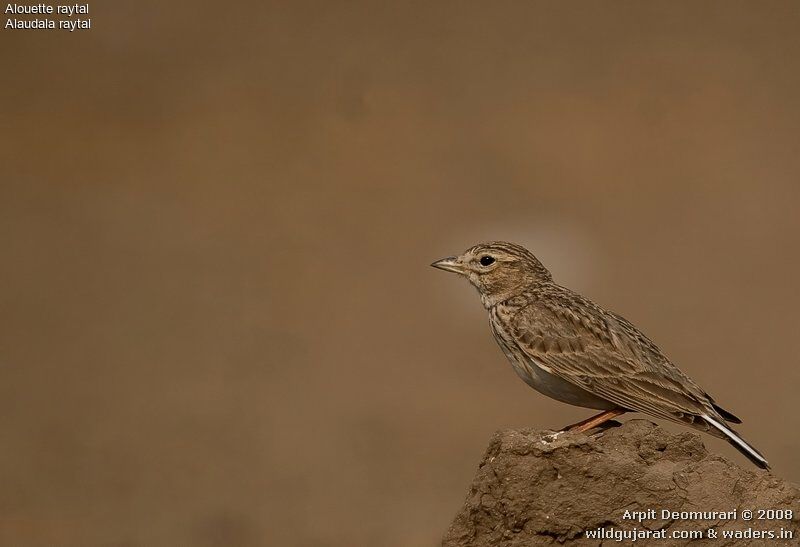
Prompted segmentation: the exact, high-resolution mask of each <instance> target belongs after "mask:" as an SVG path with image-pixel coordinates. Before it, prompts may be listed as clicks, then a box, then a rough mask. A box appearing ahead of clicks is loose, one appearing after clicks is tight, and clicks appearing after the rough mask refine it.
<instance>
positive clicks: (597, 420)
mask: <svg viewBox="0 0 800 547" xmlns="http://www.w3.org/2000/svg"><path fill="white" fill-rule="evenodd" d="M625 412H627V411H626V410H622V409H618V408H616V409H614V410H606V411H603V412H601V413H600V414H597V415H596V416H592V417H591V418H587V419H585V420H583V421H580V422H578V423H576V424H572V425H568V426H567V427H565V428H564V429H562V430H561V431H578V432H580V433H582V432H584V431H589V430H590V429H592V428H594V427H597V426H598V425H600V424H603V423H605V422H607V421H608V420H611V419H613V418H616V417H617V416H620V415H621V414H625Z"/></svg>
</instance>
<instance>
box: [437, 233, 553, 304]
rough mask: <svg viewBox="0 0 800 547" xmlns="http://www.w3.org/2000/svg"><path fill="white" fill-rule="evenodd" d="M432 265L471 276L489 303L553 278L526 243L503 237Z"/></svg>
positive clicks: (468, 277)
mask: <svg viewBox="0 0 800 547" xmlns="http://www.w3.org/2000/svg"><path fill="white" fill-rule="evenodd" d="M431 266H433V267H434V268H439V269H440V270H445V271H447V272H454V273H457V274H460V275H463V276H464V277H466V278H467V279H469V281H470V283H472V284H473V285H475V288H477V289H478V292H479V293H480V295H481V299H482V300H483V302H484V304H485V305H486V306H487V307H490V306H492V305H494V304H496V303H497V302H501V301H503V300H505V299H507V298H510V297H512V296H515V295H517V294H520V293H521V292H522V291H524V290H525V289H526V288H528V287H530V286H532V285H536V284H538V283H545V282H549V281H552V279H553V278H552V276H551V275H550V272H549V271H548V270H547V268H545V267H544V266H542V263H541V262H539V260H538V259H537V258H536V257H535V256H533V254H532V253H531V252H530V251H529V250H527V249H526V248H525V247H521V246H519V245H515V244H513V243H505V242H502V241H494V242H492V243H481V244H479V245H475V246H474V247H471V248H469V249H467V250H466V251H465V252H464V253H463V254H461V255H459V256H450V257H447V258H443V259H441V260H437V261H436V262H434V263H433V264H431Z"/></svg>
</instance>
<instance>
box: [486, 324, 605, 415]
mask: <svg viewBox="0 0 800 547" xmlns="http://www.w3.org/2000/svg"><path fill="white" fill-rule="evenodd" d="M492 331H493V332H494V335H495V340H497V343H498V345H499V346H500V349H502V350H503V353H504V354H505V355H506V357H507V358H508V360H509V361H510V362H511V366H512V367H513V368H514V372H516V373H517V376H519V377H520V378H522V380H523V381H524V382H525V383H526V384H528V385H529V386H531V387H532V388H533V389H535V390H536V391H538V392H539V393H541V394H543V395H547V396H548V397H550V398H552V399H555V400H557V401H561V402H562V403H567V404H570V405H575V406H580V407H583V408H594V409H597V410H612V409H614V408H619V406H618V405H616V404H614V403H612V402H610V401H606V400H605V399H603V398H601V397H598V396H597V395H594V394H593V393H590V392H588V391H586V390H585V389H583V388H582V387H578V386H576V385H575V384H573V383H570V382H568V381H566V380H564V379H563V378H561V377H559V376H556V375H555V374H551V373H550V372H547V371H546V370H544V369H543V368H542V367H540V366H538V365H537V364H536V363H534V362H532V361H531V360H528V359H526V360H524V361H521V360H520V359H518V358H517V356H516V355H515V354H514V353H513V352H511V351H510V350H509V348H508V346H506V342H505V341H504V340H503V339H502V337H501V336H499V335H498V333H497V332H496V331H494V328H492Z"/></svg>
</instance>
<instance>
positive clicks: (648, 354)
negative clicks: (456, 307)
mask: <svg viewBox="0 0 800 547" xmlns="http://www.w3.org/2000/svg"><path fill="white" fill-rule="evenodd" d="M482 261H483V263H482ZM433 266H435V267H437V268H440V269H444V270H447V271H452V272H456V273H459V274H461V275H464V276H465V277H467V278H468V279H469V280H470V282H471V283H472V284H473V285H474V286H475V287H476V288H477V289H478V292H479V294H480V296H481V301H482V302H483V304H484V306H485V307H486V309H487V311H488V312H489V317H490V324H491V327H492V333H493V334H494V337H495V339H496V340H497V343H498V344H499V345H500V348H501V349H502V350H503V353H505V355H506V357H507V358H508V359H509V361H510V362H511V364H512V366H513V367H514V370H515V372H516V373H517V375H519V377H520V378H522V379H523V380H524V381H525V382H526V383H528V384H529V385H530V386H532V387H533V388H535V389H536V390H538V391H540V392H541V393H543V394H545V395H547V396H549V397H552V398H554V399H557V400H560V401H563V402H566V403H569V404H573V405H576V406H581V407H586V408H594V409H599V410H609V411H636V412H642V413H644V414H649V415H651V416H654V417H657V418H663V419H666V420H670V421H674V422H678V423H682V424H686V425H689V426H691V427H693V428H696V429H699V430H702V431H705V432H707V433H710V434H712V435H715V436H717V437H721V438H723V439H726V440H727V441H728V442H730V443H731V444H732V445H733V446H734V447H736V448H737V449H738V450H739V451H741V452H742V453H743V454H744V455H745V456H747V457H748V458H749V459H750V460H751V461H753V462H754V463H755V464H756V465H758V466H759V467H763V468H767V467H768V464H767V461H766V460H765V459H764V457H763V456H762V455H761V454H760V453H759V452H758V451H757V450H756V449H755V448H753V447H751V446H750V445H749V444H748V443H746V442H745V441H744V440H743V439H742V438H741V437H740V436H739V435H738V434H737V433H736V432H734V431H733V430H732V429H731V428H730V427H729V426H727V425H725V423H726V422H731V423H741V420H739V419H738V418H737V417H736V416H734V415H733V414H731V413H730V412H728V411H726V410H724V409H723V408H721V407H720V406H719V405H717V403H716V402H715V401H714V399H713V398H712V397H711V396H710V395H708V393H706V392H705V391H704V390H703V389H702V388H701V387H700V386H698V385H697V384H696V383H695V382H694V381H693V380H692V379H691V378H689V377H688V376H686V374H684V373H683V372H682V371H681V370H680V369H678V367H676V366H675V365H674V364H673V363H672V362H671V361H670V360H669V359H668V358H667V357H666V356H665V355H664V354H663V353H662V352H661V350H660V349H659V348H658V346H656V345H655V344H654V343H653V342H652V341H651V340H650V339H649V338H647V336H645V335H644V334H643V333H642V332H641V331H640V330H639V329H637V328H636V327H635V326H634V325H632V324H631V323H630V322H629V321H627V320H626V319H625V318H624V317H622V316H620V315H617V314H616V313H614V312H610V311H607V310H605V309H603V308H601V307H600V306H598V305H597V304H595V303H594V302H592V301H591V300H588V299H587V298H584V297H583V296H581V295H579V294H577V293H575V292H573V291H571V290H569V289H567V288H565V287H562V286H560V285H558V284H556V283H555V282H553V279H552V276H551V275H550V272H549V271H548V270H547V269H546V268H545V267H544V266H543V265H542V264H541V262H539V260H538V259H537V258H536V257H535V256H534V255H533V254H531V253H530V252H529V251H528V250H526V249H525V248H523V247H520V246H519V245H514V244H511V243H504V242H494V243H486V244H481V245H476V246H475V247H472V248H471V249H469V250H467V251H466V252H465V253H464V254H462V255H461V256H459V257H450V258H447V259H443V260H440V261H438V262H435V263H434V264H433Z"/></svg>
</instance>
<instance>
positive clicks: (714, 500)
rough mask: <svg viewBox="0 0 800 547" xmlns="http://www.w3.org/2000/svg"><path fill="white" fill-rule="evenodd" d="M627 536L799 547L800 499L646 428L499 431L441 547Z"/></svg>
mask: <svg viewBox="0 0 800 547" xmlns="http://www.w3.org/2000/svg"><path fill="white" fill-rule="evenodd" d="M745 463H746V462H745ZM664 510H667V511H675V512H679V514H677V515H665V514H664V513H663V511H664ZM734 510H735V511H736V512H735V513H733V511H734ZM768 510H769V511H771V512H764V513H760V511H768ZM626 511H628V514H627V515H626ZM689 511H691V512H703V513H705V514H702V513H701V514H696V513H694V514H692V513H689V514H680V512H689ZM747 511H753V515H752V517H750V515H749V513H747ZM634 512H638V513H634ZM748 517H749V519H748ZM634 532H636V533H637V534H638V538H637V539H636V541H635V545H662V546H665V545H689V544H691V545H714V546H720V545H747V544H750V545H800V489H798V487H797V486H795V485H793V484H791V483H787V482H785V481H782V480H780V479H778V478H776V477H774V476H773V475H771V474H770V473H769V472H767V471H761V470H759V469H756V468H752V469H751V468H742V467H739V466H738V465H736V464H733V463H731V462H729V461H728V460H727V459H725V458H723V457H721V456H716V455H712V454H709V453H708V452H707V451H706V449H705V447H704V446H703V444H702V442H701V441H700V437H699V436H698V435H696V434H694V433H688V432H687V433H682V434H679V435H672V434H670V433H668V432H667V431H665V430H663V429H661V428H660V427H658V426H656V425H655V424H653V423H651V422H648V421H645V420H631V421H629V422H627V423H626V424H625V425H623V426H621V427H614V428H609V429H607V430H605V431H602V432H599V433H596V434H595V435H592V436H587V435H585V434H582V433H559V434H554V433H553V432H551V431H534V430H506V431H500V432H497V433H495V435H494V436H493V437H492V439H491V442H490V443H489V447H488V449H487V450H486V454H485V455H484V457H483V461H482V462H481V463H480V466H479V469H478V472H477V473H476V475H475V478H474V480H473V482H472V486H471V487H470V490H469V494H468V495H467V499H466V501H465V503H464V506H463V507H462V508H461V510H460V511H459V513H458V515H457V516H456V518H455V520H454V521H453V523H452V524H451V526H450V529H449V530H448V531H447V534H446V535H445V538H444V541H443V545H444V546H446V547H455V546H475V547H477V546H497V545H500V546H523V545H525V546H530V545H560V544H567V545H620V544H622V545H630V544H631V543H633V542H634V541H633V539H632V538H631V536H630V534H632V533H634ZM789 533H791V534H793V536H788V537H787V534H789ZM589 534H594V537H593V538H590V537H589ZM598 534H602V535H598ZM622 534H627V537H624V538H623V537H621V535H622ZM770 534H771V535H772V536H773V537H770ZM647 535H649V536H650V539H647V537H646V536H647ZM698 536H702V537H698ZM782 536H783V537H782Z"/></svg>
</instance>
